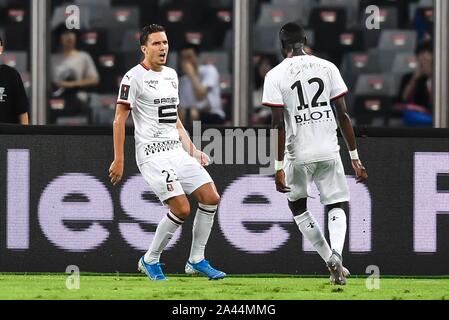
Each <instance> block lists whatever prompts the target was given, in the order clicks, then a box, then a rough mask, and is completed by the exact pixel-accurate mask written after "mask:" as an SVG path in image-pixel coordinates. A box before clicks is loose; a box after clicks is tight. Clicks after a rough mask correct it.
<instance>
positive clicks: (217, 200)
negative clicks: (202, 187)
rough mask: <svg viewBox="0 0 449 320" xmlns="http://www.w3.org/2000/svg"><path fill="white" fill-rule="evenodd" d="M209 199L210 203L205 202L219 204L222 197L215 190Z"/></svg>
mask: <svg viewBox="0 0 449 320" xmlns="http://www.w3.org/2000/svg"><path fill="white" fill-rule="evenodd" d="M208 200H209V201H207V202H208V203H205V204H208V205H213V206H218V204H219V203H220V200H221V198H220V195H219V194H218V193H216V192H215V193H213V194H212V195H211V196H210V198H209V199H208Z"/></svg>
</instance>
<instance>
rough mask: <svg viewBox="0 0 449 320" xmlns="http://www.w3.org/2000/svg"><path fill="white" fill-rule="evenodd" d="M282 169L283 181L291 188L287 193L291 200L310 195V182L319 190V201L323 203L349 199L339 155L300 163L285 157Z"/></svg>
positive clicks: (328, 203)
mask: <svg viewBox="0 0 449 320" xmlns="http://www.w3.org/2000/svg"><path fill="white" fill-rule="evenodd" d="M284 171H285V182H286V184H287V186H288V187H290V189H291V191H290V192H289V193H287V197H288V200H289V201H291V202H294V201H297V200H299V199H303V198H308V197H310V185H311V184H312V182H314V183H315V185H316V186H317V188H318V190H319V192H320V201H321V203H322V204H323V205H331V204H335V203H340V202H347V201H349V188H348V184H347V182H346V175H345V170H344V168H343V164H342V162H341V158H340V157H337V158H335V159H332V160H326V161H320V162H314V163H309V164H301V165H299V164H294V163H292V162H291V161H289V160H288V159H286V160H285V162H284Z"/></svg>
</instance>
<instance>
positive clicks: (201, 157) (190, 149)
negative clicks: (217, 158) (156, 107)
mask: <svg viewBox="0 0 449 320" xmlns="http://www.w3.org/2000/svg"><path fill="white" fill-rule="evenodd" d="M176 129H178V133H179V139H180V140H181V143H182V147H183V148H184V150H185V151H187V153H188V154H190V155H191V156H192V157H194V158H195V159H196V160H197V161H198V162H199V163H200V164H201V165H202V166H204V167H206V166H208V165H209V164H210V159H209V157H208V156H207V154H205V153H204V152H202V151H200V150H198V149H197V148H196V147H195V145H194V144H193V142H192V140H191V139H190V137H189V135H188V134H187V132H186V129H185V128H184V125H183V124H182V122H181V120H179V118H178V121H177V122H176Z"/></svg>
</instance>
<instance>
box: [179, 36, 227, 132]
mask: <svg viewBox="0 0 449 320" xmlns="http://www.w3.org/2000/svg"><path fill="white" fill-rule="evenodd" d="M179 62H180V67H181V70H182V72H183V73H184V75H183V76H182V77H181V79H180V81H179V104H180V110H179V116H180V118H181V120H182V121H183V122H184V121H187V122H188V123H189V122H190V121H193V120H198V119H199V120H200V121H201V122H202V123H204V124H223V123H224V121H225V113H224V111H223V107H222V103H221V92H220V77H219V74H218V71H217V68H216V67H215V66H213V65H211V64H208V65H201V64H200V63H199V47H198V46H196V45H193V44H187V45H185V46H183V47H182V48H181V49H180V51H179Z"/></svg>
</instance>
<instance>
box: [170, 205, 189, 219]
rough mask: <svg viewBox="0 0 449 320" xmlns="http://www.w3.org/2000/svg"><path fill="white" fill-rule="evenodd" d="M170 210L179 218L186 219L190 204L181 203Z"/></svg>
mask: <svg viewBox="0 0 449 320" xmlns="http://www.w3.org/2000/svg"><path fill="white" fill-rule="evenodd" d="M172 212H173V213H174V214H175V215H176V216H177V217H179V218H181V219H186V218H187V217H188V216H189V215H190V204H189V203H188V202H187V203H183V204H181V205H179V206H177V208H175V209H174V210H172Z"/></svg>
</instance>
